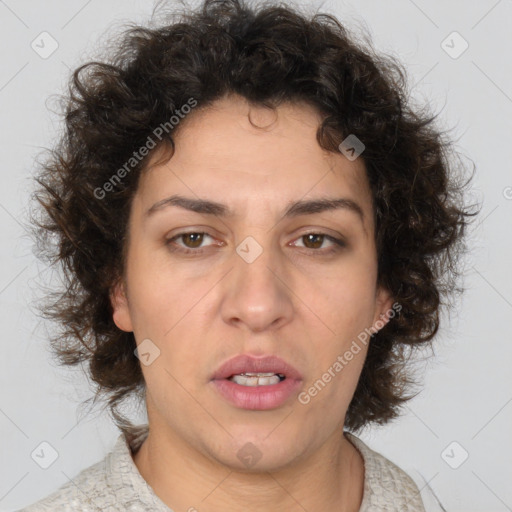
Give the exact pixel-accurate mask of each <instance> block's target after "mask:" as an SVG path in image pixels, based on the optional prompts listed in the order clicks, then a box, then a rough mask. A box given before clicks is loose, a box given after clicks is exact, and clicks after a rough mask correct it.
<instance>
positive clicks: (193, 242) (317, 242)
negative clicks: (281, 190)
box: [166, 231, 345, 254]
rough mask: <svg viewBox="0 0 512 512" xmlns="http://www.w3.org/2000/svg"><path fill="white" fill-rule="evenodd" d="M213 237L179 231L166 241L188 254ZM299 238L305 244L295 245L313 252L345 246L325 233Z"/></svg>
mask: <svg viewBox="0 0 512 512" xmlns="http://www.w3.org/2000/svg"><path fill="white" fill-rule="evenodd" d="M205 236H206V237H208V238H211V239H212V240H213V237H212V236H211V235H209V234H208V233H204V232H199V231H191V232H188V233H178V234H177V235H176V236H173V237H172V238H169V239H168V240H167V241H166V244H167V245H168V246H169V247H170V248H171V250H172V251H176V252H183V253H186V254H190V253H196V254H198V253H201V252H202V247H201V245H202V243H203V241H204V237H205ZM179 239H181V241H182V242H183V245H181V244H178V245H176V243H177V242H176V241H178V240H179ZM297 240H304V241H305V243H304V245H303V246H300V245H296V243H294V244H293V246H294V247H305V248H306V249H308V250H311V251H313V252H320V253H328V252H332V251H335V250H337V249H339V248H340V247H344V246H345V243H344V242H343V240H339V239H337V238H334V237H332V236H329V235H326V234H324V233H306V234H304V235H302V236H300V237H299V238H297ZM326 240H328V241H329V242H331V246H330V247H329V248H327V249H326V248H323V249H322V245H324V242H325V241H326Z"/></svg>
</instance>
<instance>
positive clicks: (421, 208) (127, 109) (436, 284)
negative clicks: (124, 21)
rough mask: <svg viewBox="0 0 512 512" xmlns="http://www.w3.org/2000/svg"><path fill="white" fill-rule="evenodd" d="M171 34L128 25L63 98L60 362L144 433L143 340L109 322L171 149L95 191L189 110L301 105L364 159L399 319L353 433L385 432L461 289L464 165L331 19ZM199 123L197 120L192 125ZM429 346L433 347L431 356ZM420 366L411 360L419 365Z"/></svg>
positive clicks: (372, 363) (47, 163)
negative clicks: (354, 143) (153, 165)
mask: <svg viewBox="0 0 512 512" xmlns="http://www.w3.org/2000/svg"><path fill="white" fill-rule="evenodd" d="M170 21H171V19H170V18H169V19H168V20H167V23H165V25H164V26H160V27H156V28H150V27H143V26H137V25H131V26H130V27H129V28H128V29H127V30H125V32H123V35H122V38H121V39H120V40H119V41H116V42H115V44H114V45H113V46H112V51H111V53H109V54H108V55H110V56H109V57H107V58H106V59H104V62H98V61H93V62H88V63H86V64H84V65H82V66H80V67H79V68H78V69H76V70H75V71H74V73H73V75H72V78H71V79H70V85H69V95H68V96H66V97H65V101H64V105H65V124H64V126H65V133H64V135H63V136H62V137H61V139H60V140H59V141H58V142H57V143H56V145H55V147H54V148H53V149H52V150H50V151H49V155H48V156H47V157H45V160H44V162H43V163H42V164H40V166H41V168H40V169H39V172H38V175H37V176H36V178H35V179H36V181H37V183H38V184H39V185H40V187H38V188H37V191H36V192H35V193H34V198H35V199H36V203H37V205H36V211H37V213H38V215H35V216H34V217H33V221H32V222H33V225H34V228H33V231H34V235H35V238H36V242H37V244H38V249H39V252H38V256H39V257H40V258H41V259H46V260H47V261H50V262H51V265H53V264H55V263H58V264H59V265H60V268H61V269H62V271H63V273H64V276H65V283H64V287H63V289H62V290H59V291H58V292H57V293H55V294H53V297H55V300H54V301H51V300H49V299H50V296H49V295H47V296H46V297H45V302H44V305H43V307H42V308H41V311H42V314H43V316H44V317H45V318H49V319H52V320H54V321H56V322H58V325H59V326H60V329H59V330H58V332H57V334H55V335H54V336H51V340H50V344H51V348H52V349H53V353H54V355H55V356H56V358H57V359H58V360H59V362H60V363H61V364H65V365H76V364H78V363H82V362H87V363H88V365H89V366H88V372H89V375H90V377H91V378H92V380H93V382H94V383H95V386H96V393H95V397H94V399H95V401H96V399H97V398H102V399H105V405H108V406H109V411H110V413H111V414H112V415H113V418H114V421H115V422H116V424H117V426H118V427H119V428H120V429H121V430H122V431H125V432H128V431H129V430H130V429H132V428H133V425H132V423H131V422H130V420H129V419H128V418H127V417H125V416H124V415H123V414H121V412H120V410H119V407H120V406H121V404H122V402H123V401H124V399H125V398H128V397H130V396H134V395H137V394H139V393H140V394H139V397H142V394H143V391H144V385H145V384H144V379H143V374H142V371H141V367H140V362H139V360H138V359H137V357H136V356H135V355H134V350H135V348H136V343H135V339H134V335H133V333H131V332H124V331H121V330H120V329H118V328H117V327H116V325H115V324H114V321H113V319H112V312H113V311H112V306H111V302H110V296H109V294H110V291H111V290H112V288H113V286H114V284H115V283H116V282H118V281H119V280H120V279H122V277H123V273H124V268H125V263H126V252H125V249H126V245H127V244H126V235H127V220H128V215H129V211H130V206H131V200H132V198H133V196H134V194H135V192H136V190H137V186H138V181H139V177H140V175H141V172H142V171H143V170H144V169H145V166H146V163H147V161H148V159H149V158H150V157H151V155H152V154H154V152H155V151H156V150H157V149H158V148H160V147H163V148H171V149H172V148H174V142H173V136H174V134H173V131H174V132H177V130H179V128H180V127H179V125H178V126H177V127H176V129H174V130H173V131H171V130H166V131H165V133H163V136H162V140H161V141H160V142H159V144H158V146H157V148H155V149H153V150H151V151H150V152H149V154H148V155H147V156H145V157H144V158H142V159H141V160H140V162H137V163H136V165H134V166H133V170H132V171H131V172H129V173H123V179H121V180H118V182H116V183H115V184H114V185H113V186H112V187H110V188H111V189H112V190H111V191H110V192H109V193H108V194H104V197H102V198H101V199H99V198H98V192H97V191H98V190H99V189H101V188H102V187H104V185H105V184H106V183H107V182H108V181H109V180H110V179H111V178H112V176H113V175H114V174H115V172H116V170H119V169H120V168H121V166H122V165H123V163H125V162H127V161H128V160H129V159H130V158H131V157H132V155H133V152H134V150H135V149H136V148H139V147H142V146H144V144H145V143H146V141H147V140H148V136H150V135H151V133H153V130H154V129H155V127H157V126H161V125H162V124H164V123H166V122H168V120H169V118H170V117H171V116H172V115H174V114H175V113H176V112H177V109H178V108H179V107H181V106H182V105H184V104H186V103H187V102H188V101H189V100H190V98H194V99H195V101H197V104H198V108H203V107H207V106H208V105H210V104H211V103H212V102H214V101H215V100H217V99H219V98H221V97H222V96H224V95H226V94H231V93H234V94H238V95H240V96H242V97H244V98H246V99H247V100H248V101H249V102H250V103H252V104H255V105H264V106H267V107H270V108H275V107H277V106H278V105H279V104H281V103H282V102H294V101H297V102H298V101H304V102H307V103H308V104H311V105H313V106H314V107H315V108H316V109H317V111H318V112H319V113H321V115H322V119H323V121H322V123H321V125H320V126H319V129H318V132H317V141H318V143H319V144H320V146H321V147H323V148H325V149H326V150H329V151H333V152H334V151H339V149H338V146H339V144H340V143H341V141H343V140H344V139H345V138H346V137H347V136H348V135H350V134H354V135H356V136H357V137H358V138H359V139H360V140H361V141H362V142H363V143H364V145H365V150H364V153H363V154H362V155H361V158H363V161H364V163H365V167H366V171H367V177H368V181H369V184H370V187H371V191H372V196H373V207H374V215H375V226H376V228H375V240H376V246H377V254H378V284H379V285H381V286H383V287H385V288H387V289H388V290H389V291H390V292H391V294H392V296H393V298H394V300H395V301H396V302H398V303H399V304H400V305H401V311H400V314H399V315H398V316H396V317H395V318H393V320H392V321H390V322H388V323H387V325H386V326H385V327H384V328H383V329H381V330H380V331H379V332H378V333H376V334H375V335H374V336H373V338H372V342H371V343H370V344H369V349H368V354H367V358H366V361H365V364H364V367H363V370H362V373H361V376H360V379H359V383H358V385H357V389H356V391H355V394H354V396H353V399H352V401H351V403H350V406H349V408H348V411H347V415H346V423H345V426H346V427H347V428H348V429H350V430H353V431H357V430H360V429H361V428H362V427H364V426H366V425H367V424H370V423H372V422H375V423H379V424H383V423H386V422H388V421H390V420H391V419H392V418H395V417H397V416H398V415H399V409H400V407H401V406H402V404H404V403H405V402H406V401H407V400H410V399H411V398H412V397H413V396H415V395H407V393H408V392H409V391H410V390H411V386H413V385H414V384H415V380H414V379H412V377H411V375H412V374H411V372H412V367H411V366H410V363H409V357H408V353H410V349H413V348H420V347H423V346H425V345H426V346H431V345H430V343H431V341H432V339H433V337H434V335H435V334H436V332H437V331H438V328H439V313H440V309H441V307H442V306H445V305H446V306H449V305H450V302H449V300H448V301H447V302H445V301H444V298H446V299H449V298H451V297H453V296H455V295H456V292H460V291H462V289H461V288H460V287H459V286H458V278H459V277H460V274H461V272H460V269H461V267H460V262H461V258H460V256H461V254H462V253H463V252H464V250H465V249H466V244H465V243H464V239H465V231H466V228H467V226H468V223H469V217H470V216H473V215H476V213H478V212H471V211H470V209H469V207H467V206H466V205H465V204H464V191H465V187H466V186H467V184H468V183H469V182H470V179H471V178H468V179H467V180H464V179H462V178H463V176H464V173H463V172H460V171H461V170H463V169H464V166H463V165H462V164H461V163H460V158H455V159H452V158H451V157H452V156H454V155H456V152H455V151H454V150H453V147H452V146H453V143H452V142H451V141H450V140H449V139H447V138H446V137H445V134H444V133H442V132H441V131H440V130H439V129H437V128H436V127H435V124H434V120H435V119H436V117H437V115H433V114H431V112H430V110H429V108H428V107H427V106H424V107H422V108H419V107H417V108H413V107H412V106H411V103H412V102H411V101H410V98H409V91H408V85H407V79H406V76H407V75H406V71H405V69H404V68H403V65H402V64H401V63H400V62H399V61H397V59H396V58H394V57H391V56H389V55H383V54H377V53H376V52H375V51H374V49H373V47H372V44H371V42H368V41H367V44H366V47H364V46H363V44H359V43H357V42H356V38H355V37H353V36H351V35H349V32H348V30H347V29H346V28H345V27H343V26H342V25H341V24H340V22H339V21H337V20H336V19H335V18H334V17H332V16H331V15H327V14H309V15H308V14H306V13H305V12H304V13H302V12H300V11H299V10H298V9H295V8H293V9H292V8H290V7H289V6H286V5H282V4H277V5H275V4H260V5H259V6H249V5H247V4H245V3H243V2H242V1H239V0H205V2H204V4H203V5H202V6H201V7H200V8H199V9H197V10H196V11H193V12H188V13H181V14H179V15H178V18H173V19H172V22H170ZM191 115H193V113H192V114H191ZM427 342H429V343H427ZM409 355H410V354H409Z"/></svg>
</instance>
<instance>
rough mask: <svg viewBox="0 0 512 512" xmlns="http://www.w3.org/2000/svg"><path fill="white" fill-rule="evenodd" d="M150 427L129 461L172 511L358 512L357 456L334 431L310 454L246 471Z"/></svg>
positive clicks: (361, 468) (360, 483)
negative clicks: (268, 468) (284, 463)
mask: <svg viewBox="0 0 512 512" xmlns="http://www.w3.org/2000/svg"><path fill="white" fill-rule="evenodd" d="M161 432H162V430H157V431H156V432H153V431H150V433H149V434H148V436H147V438H146V440H145V441H144V442H143V443H142V446H141V447H140V449H139V450H138V451H137V452H136V453H135V454H134V455H133V460H134V463H135V465H136V466H137V469H138V470H139V472H140V474H141V475H142V477H143V478H144V479H145V480H146V482H147V483H148V484H149V485H150V486H151V487H152V489H153V490H154V492H155V493H156V494H157V496H158V497H159V498H160V499H161V500H162V501H163V502H164V503H165V504H166V505H167V506H168V507H170V508H172V509H173V510H195V509H197V510H200V511H201V512H214V511H217V510H223V511H225V512H235V511H239V510H240V505H241V504H244V506H245V507H247V506H248V505H249V506H250V508H247V510H250V511H251V512H268V510H269V509H270V510H275V509H279V508H281V507H282V508H283V509H284V510H287V511H290V512H304V510H308V511H310V512H313V511H316V510H322V511H323V512H331V511H332V512H334V511H339V510H344V511H346V512H358V511H359V508H360V505H361V502H362V498H363V488H364V463H363V459H362V457H361V454H360V453H359V452H358V450H357V449H356V448H355V447H354V446H353V445H352V444H351V443H350V441H348V439H347V438H346V437H345V436H343V435H342V434H340V433H338V432H336V433H335V434H333V436H331V438H329V439H328V440H327V441H326V443H324V445H323V446H321V447H320V449H318V450H317V451H316V452H315V453H314V454H312V455H310V456H309V457H307V458H303V459H301V460H300V461H294V462H293V463H292V464H290V465H289V466H287V467H285V468H280V469H276V470H275V471H264V472H259V473H256V472H246V471H245V472H244V471H240V470H238V469H233V468H230V467H227V466H225V465H223V464H221V463H219V462H218V461H216V460H214V459H212V458H210V457H207V456H206V455H205V454H203V453H201V452H200V451H198V450H197V449H195V447H192V446H190V445H189V444H188V443H186V442H184V441H183V440H182V439H180V438H178V437H177V436H175V435H174V433H169V432H168V431H166V433H165V435H162V434H161Z"/></svg>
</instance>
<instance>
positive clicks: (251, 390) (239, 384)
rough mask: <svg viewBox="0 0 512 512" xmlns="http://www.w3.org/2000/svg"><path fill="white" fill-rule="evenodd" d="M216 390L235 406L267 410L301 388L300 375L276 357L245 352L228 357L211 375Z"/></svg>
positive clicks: (285, 400)
mask: <svg viewBox="0 0 512 512" xmlns="http://www.w3.org/2000/svg"><path fill="white" fill-rule="evenodd" d="M211 384H212V385H213V386H214V388H215V390H216V391H217V392H218V393H219V394H220V395H221V396H222V398H223V399H225V400H227V401H228V402H229V403H230V404H231V405H234V406H235V407H237V408H241V409H249V410H269V409H276V408H278V407H281V406H283V405H284V404H285V403H286V402H287V401H289V400H290V397H291V396H292V394H293V393H294V392H296V391H298V389H299V388H300V387H301V385H302V376H301V374H300V373H299V372H298V370H297V369H295V368H294V367H293V366H292V365H290V364H289V363H287V362H285V361H284V360H283V359H281V358H279V357H276V356H267V357H263V358H255V357H253V356H249V355H247V354H244V355H240V356H237V357H235V358H232V359H230V360H228V361H227V362H226V363H224V364H223V365H221V366H220V368H219V369H218V370H217V371H216V372H215V373H214V374H213V376H212V379H211Z"/></svg>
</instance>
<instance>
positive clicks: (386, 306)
mask: <svg viewBox="0 0 512 512" xmlns="http://www.w3.org/2000/svg"><path fill="white" fill-rule="evenodd" d="M393 306H394V305H393V297H392V296H391V293H390V292H389V291H388V290H387V289H386V288H382V287H379V289H378V291H377V297H376V307H375V317H374V319H373V325H374V327H375V329H377V330H379V331H380V330H381V329H382V328H383V327H384V326H385V325H386V324H387V323H388V322H389V321H390V320H391V318H393V317H394V316H395V315H396V311H395V309H394V307H393ZM400 309H401V308H400Z"/></svg>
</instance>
